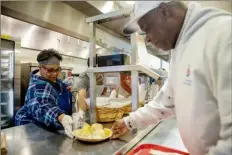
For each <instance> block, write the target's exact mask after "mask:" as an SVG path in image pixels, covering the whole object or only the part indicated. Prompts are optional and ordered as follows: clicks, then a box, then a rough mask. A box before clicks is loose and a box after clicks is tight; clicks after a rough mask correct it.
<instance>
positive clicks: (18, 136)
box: [3, 124, 126, 155]
mask: <svg viewBox="0 0 232 155" xmlns="http://www.w3.org/2000/svg"><path fill="white" fill-rule="evenodd" d="M3 132H4V133H5V134H6V137H7V150H8V155H109V154H112V152H115V151H116V150H117V149H119V148H120V147H122V146H123V145H125V144H126V142H124V141H120V140H114V141H113V140H112V141H110V140H109V141H105V142H102V143H94V144H89V143H82V142H79V141H77V140H75V141H73V140H72V139H70V138H68V137H67V136H66V135H64V134H60V133H54V132H50V131H47V130H45V129H43V128H39V127H37V126H36V125H34V124H28V125H23V126H18V127H14V128H9V129H5V130H3Z"/></svg>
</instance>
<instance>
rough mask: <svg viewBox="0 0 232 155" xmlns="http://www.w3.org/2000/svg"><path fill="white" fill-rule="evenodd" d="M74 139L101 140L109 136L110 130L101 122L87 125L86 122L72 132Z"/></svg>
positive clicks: (85, 140)
mask: <svg viewBox="0 0 232 155" xmlns="http://www.w3.org/2000/svg"><path fill="white" fill-rule="evenodd" d="M72 134H73V136H74V137H75V139H78V140H80V141H84V142H101V141H104V140H106V139H108V138H110V137H111V135H112V131H111V130H110V129H108V128H103V125H102V124H99V123H95V124H92V125H89V124H87V123H85V124H84V126H83V127H82V128H81V129H78V130H74V131H73V132H72Z"/></svg>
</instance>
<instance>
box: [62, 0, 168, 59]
mask: <svg viewBox="0 0 232 155" xmlns="http://www.w3.org/2000/svg"><path fill="white" fill-rule="evenodd" d="M62 2H63V3H65V4H67V5H69V6H71V7H72V8H74V9H76V10H78V11H80V12H82V13H83V14H85V15H86V16H88V17H92V16H96V15H100V14H103V12H104V10H102V8H104V5H107V2H104V1H98V3H93V1H92V2H90V1H89V2H88V1H62ZM100 2H101V3H100ZM114 5H117V6H116V7H115V6H114V7H112V9H111V10H110V9H109V10H108V12H112V11H116V10H119V9H123V8H132V7H133V4H128V3H127V2H125V1H114ZM129 20H130V19H129V17H125V18H121V19H118V20H113V21H109V22H104V23H102V24H99V25H101V26H102V27H104V28H106V29H108V30H110V31H113V32H114V33H115V34H117V35H118V36H119V37H120V38H123V39H125V40H127V41H130V37H128V36H124V35H123V33H122V30H123V28H124V25H125V24H126V23H127V22H129ZM148 49H149V50H148V52H149V53H151V54H153V55H156V56H158V57H159V58H161V59H163V60H165V61H168V54H167V53H164V54H162V55H159V53H158V51H159V50H157V49H156V48H154V46H151V45H148Z"/></svg>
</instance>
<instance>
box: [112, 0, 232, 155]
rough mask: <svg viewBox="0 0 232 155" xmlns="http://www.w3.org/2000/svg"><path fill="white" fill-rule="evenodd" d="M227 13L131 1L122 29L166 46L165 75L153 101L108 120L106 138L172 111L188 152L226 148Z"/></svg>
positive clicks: (229, 106)
mask: <svg viewBox="0 0 232 155" xmlns="http://www.w3.org/2000/svg"><path fill="white" fill-rule="evenodd" d="M231 18H232V16H231V14H230V13H228V12H224V11H222V10H218V9H216V8H203V7H201V6H200V5H199V4H197V3H191V4H189V5H188V6H186V5H185V4H184V3H182V2H177V1H175V2H173V1H136V2H135V8H134V19H133V20H132V21H130V22H129V23H128V24H127V25H126V26H125V29H124V33H125V34H131V33H133V32H135V31H137V32H140V31H143V32H145V34H146V37H147V39H148V41H150V42H152V43H153V44H154V45H155V46H156V47H157V48H160V49H162V50H171V52H172V58H171V62H170V75H169V77H168V80H167V82H166V83H165V85H164V86H163V87H162V89H161V91H160V92H159V93H158V94H157V95H156V97H155V98H154V99H153V101H151V102H150V103H148V104H147V105H145V106H144V107H142V108H139V109H138V110H137V111H135V112H132V113H130V115H129V116H128V117H126V118H124V119H123V120H120V121H118V122H116V123H115V124H114V125H113V127H112V130H113V135H112V137H111V138H112V139H114V138H117V137H119V136H121V135H123V134H125V133H126V132H128V131H129V130H132V129H134V128H141V127H144V126H146V125H149V124H154V123H157V122H158V121H161V120H162V119H164V118H167V117H170V116H173V115H176V118H177V124H178V127H179V131H180V134H181V137H182V140H183V142H184V144H185V146H186V148H187V149H188V151H189V152H190V154H191V155H203V154H210V155H229V154H231V153H232V102H231V84H232V83H231V81H232V78H231V72H232V71H231V50H232V49H231V48H232V39H231V38H232V34H231V23H232V19H231ZM154 138H155V137H154Z"/></svg>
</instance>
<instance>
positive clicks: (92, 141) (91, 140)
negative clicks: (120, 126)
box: [73, 128, 112, 143]
mask: <svg viewBox="0 0 232 155" xmlns="http://www.w3.org/2000/svg"><path fill="white" fill-rule="evenodd" d="M105 129H106V130H109V131H110V135H109V136H108V137H105V138H86V137H83V136H78V135H75V134H73V136H74V137H75V139H78V140H80V141H83V142H90V143H96V142H102V141H105V140H107V139H109V138H110V137H111V136H112V131H111V130H110V129H107V128H105ZM78 130H81V129H78Z"/></svg>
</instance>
